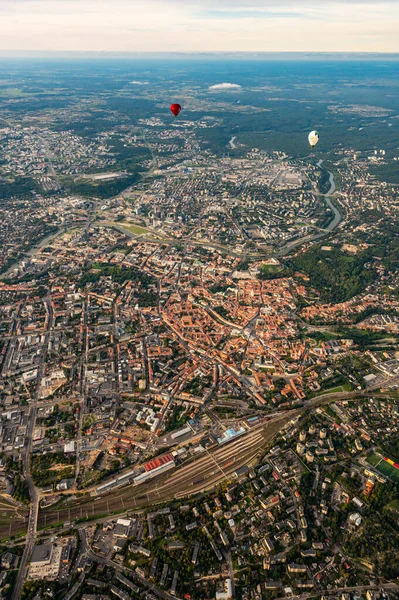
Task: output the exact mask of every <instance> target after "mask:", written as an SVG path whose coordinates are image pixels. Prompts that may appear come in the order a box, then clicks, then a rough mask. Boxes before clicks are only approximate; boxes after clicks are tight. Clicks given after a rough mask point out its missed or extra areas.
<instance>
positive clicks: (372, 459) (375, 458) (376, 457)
mask: <svg viewBox="0 0 399 600" xmlns="http://www.w3.org/2000/svg"><path fill="white" fill-rule="evenodd" d="M381 458H382V456H381V454H378V453H377V452H373V454H370V456H368V457H367V462H368V463H369V465H371V466H372V467H375V465H376V464H378V463H379V462H380V460H381Z"/></svg>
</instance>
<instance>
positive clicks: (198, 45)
mask: <svg viewBox="0 0 399 600" xmlns="http://www.w3.org/2000/svg"><path fill="white" fill-rule="evenodd" d="M0 15H1V19H0V51H5V52H17V53H18V52H28V53H30V52H35V51H39V52H45V53H48V52H54V51H61V52H69V51H73V52H74V51H83V52H87V51H89V52H92V51H97V52H102V51H105V52H148V51H156V52H204V51H205V52H207V51H211V52H215V51H232V50H234V51H239V52H243V51H245V52H246V51H250V52H265V51H277V52H283V51H284V52H285V51H288V52H291V51H301V52H335V51H337V50H338V51H341V52H383V53H385V52H388V53H391V52H398V51H399V36H398V35H397V32H398V31H399V3H398V2H396V1H395V0H385V1H383V2H376V1H375V0H347V1H345V0H324V2H322V3H320V2H317V1H316V0H280V1H278V0H220V1H219V2H218V4H217V6H216V7H215V4H214V2H211V0H201V1H199V0H184V1H183V0H162V1H161V0H147V2H146V3H144V4H143V3H142V2H140V1H138V0H112V1H111V0H79V1H78V0H57V2H51V1H50V0H2V2H1V6H0Z"/></svg>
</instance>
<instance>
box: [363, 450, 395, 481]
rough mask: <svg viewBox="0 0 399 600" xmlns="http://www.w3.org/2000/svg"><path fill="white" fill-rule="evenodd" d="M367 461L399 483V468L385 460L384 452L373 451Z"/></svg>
mask: <svg viewBox="0 0 399 600" xmlns="http://www.w3.org/2000/svg"><path fill="white" fill-rule="evenodd" d="M367 462H368V463H369V465H371V466H372V467H374V468H375V469H377V471H379V472H380V473H382V474H383V475H385V476H386V477H389V479H390V480H391V481H394V482H395V483H399V469H397V468H396V467H393V466H392V465H390V464H389V463H387V462H386V461H385V460H384V456H383V455H382V454H379V453H378V452H373V454H370V456H368V457H367ZM377 465H378V466H377Z"/></svg>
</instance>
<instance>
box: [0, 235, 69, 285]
mask: <svg viewBox="0 0 399 600" xmlns="http://www.w3.org/2000/svg"><path fill="white" fill-rule="evenodd" d="M63 232H64V229H63V228H61V229H58V231H56V232H55V233H50V234H49V235H46V237H45V238H42V239H41V240H40V242H38V243H37V244H35V245H34V246H32V248H30V249H29V250H28V251H27V252H25V253H24V255H23V256H21V258H19V259H18V260H17V261H16V262H15V263H13V264H12V265H11V266H10V267H9V268H8V269H7V271H5V272H4V273H2V274H1V275H0V280H1V279H6V278H7V277H9V275H11V273H12V271H13V270H14V269H17V268H19V267H20V265H21V263H22V261H24V260H26V259H27V258H28V257H29V256H34V254H36V252H37V251H38V250H40V248H44V247H45V246H47V244H49V243H50V242H52V241H53V240H54V239H55V238H56V237H57V236H59V235H60V234H61V233H63Z"/></svg>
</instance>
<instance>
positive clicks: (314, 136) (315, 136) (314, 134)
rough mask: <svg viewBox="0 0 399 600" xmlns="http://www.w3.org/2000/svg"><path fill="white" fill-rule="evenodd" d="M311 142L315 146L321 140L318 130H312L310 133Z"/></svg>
mask: <svg viewBox="0 0 399 600" xmlns="http://www.w3.org/2000/svg"><path fill="white" fill-rule="evenodd" d="M308 140H309V144H310V145H311V147H312V148H314V147H315V146H316V144H317V142H318V141H319V132H318V131H311V132H310V133H309V137H308Z"/></svg>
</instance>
